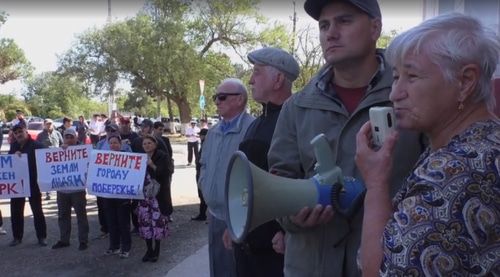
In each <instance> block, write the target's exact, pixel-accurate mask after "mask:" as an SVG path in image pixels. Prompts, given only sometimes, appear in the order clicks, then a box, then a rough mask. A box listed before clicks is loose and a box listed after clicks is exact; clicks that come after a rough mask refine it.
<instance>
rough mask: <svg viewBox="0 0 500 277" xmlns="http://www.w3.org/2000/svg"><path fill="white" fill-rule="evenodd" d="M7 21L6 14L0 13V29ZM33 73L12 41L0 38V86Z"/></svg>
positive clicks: (19, 49)
mask: <svg viewBox="0 0 500 277" xmlns="http://www.w3.org/2000/svg"><path fill="white" fill-rule="evenodd" d="M6 21H7V14H6V13H5V12H2V11H0V27H1V26H2V25H3V24H4V23H5V22H6ZM32 71H33V69H32V67H31V65H30V63H29V62H28V60H27V59H26V57H25V56H24V52H23V50H22V49H21V48H19V47H18V46H17V44H16V43H15V42H14V40H12V39H8V38H0V85H1V84H5V83H7V82H8V81H12V80H17V79H19V78H25V77H28V76H29V75H30V74H31V72H32Z"/></svg>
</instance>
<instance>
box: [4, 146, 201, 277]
mask: <svg viewBox="0 0 500 277" xmlns="http://www.w3.org/2000/svg"><path fill="white" fill-rule="evenodd" d="M7 147H8V146H7ZM4 148H5V145H3V146H2V150H4ZM173 149H174V159H175V166H176V169H175V173H174V176H173V181H172V196H173V202H174V214H173V217H174V222H172V223H171V224H170V225H169V228H170V236H169V237H168V238H167V239H165V240H164V241H163V242H162V248H161V252H160V259H159V261H158V262H157V263H143V262H141V258H142V255H143V254H144V252H145V249H146V247H145V244H144V242H143V241H142V239H140V238H139V237H138V236H133V237H132V251H131V256H130V257H129V258H128V259H126V260H122V259H119V258H118V257H112V256H105V255H104V251H105V250H106V249H107V244H108V239H98V237H99V227H98V226H99V225H98V219H97V207H96V203H95V197H94V196H91V195H87V199H88V204H87V214H88V220H89V225H90V234H89V248H88V249H87V250H85V251H78V250H77V249H76V248H77V246H78V239H77V226H76V218H75V216H74V214H73V220H72V231H73V232H72V234H71V241H70V242H71V246H70V247H68V248H63V249H58V250H52V249H51V247H50V246H51V245H53V244H54V243H56V242H57V240H58V237H59V229H58V225H57V203H56V199H55V198H56V194H55V193H54V192H53V193H51V198H52V199H51V200H44V201H43V205H42V206H43V209H44V213H45V217H46V221H47V234H48V236H47V242H48V244H49V246H48V247H40V246H38V245H37V244H36V235H35V232H34V227H33V219H32V215H31V209H30V207H29V204H28V203H26V206H25V225H24V226H25V230H24V238H23V243H22V244H21V245H18V246H16V247H9V246H8V243H9V242H10V241H11V240H12V231H11V227H10V205H9V200H8V199H0V209H1V211H2V215H3V222H4V225H3V227H4V229H5V230H7V232H8V233H7V235H2V236H0V257H1V258H0V270H1V272H0V276H7V277H10V276H65V277H66V276H141V277H143V276H168V277H175V276H179V277H191V276H192V277H205V276H209V265H208V244H207V243H208V238H207V234H208V225H207V224H205V223H204V222H196V221H191V220H190V217H191V216H193V215H195V214H196V213H197V210H198V203H199V200H198V195H197V190H196V183H195V169H194V167H186V166H185V164H186V146H185V144H173Z"/></svg>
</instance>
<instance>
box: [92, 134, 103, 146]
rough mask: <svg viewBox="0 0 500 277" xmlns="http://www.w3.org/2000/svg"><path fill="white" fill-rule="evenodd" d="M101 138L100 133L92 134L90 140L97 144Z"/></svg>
mask: <svg viewBox="0 0 500 277" xmlns="http://www.w3.org/2000/svg"><path fill="white" fill-rule="evenodd" d="M100 138H101V137H100V136H98V135H90V141H91V142H92V145H96V144H97V142H98V141H99V139H100Z"/></svg>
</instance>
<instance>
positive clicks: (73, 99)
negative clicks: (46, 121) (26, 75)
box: [23, 72, 105, 118]
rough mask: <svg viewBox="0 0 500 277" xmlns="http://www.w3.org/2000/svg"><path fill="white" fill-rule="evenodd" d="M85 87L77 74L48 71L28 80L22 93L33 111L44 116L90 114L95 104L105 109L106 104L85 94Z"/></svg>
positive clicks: (94, 109)
mask: <svg viewBox="0 0 500 277" xmlns="http://www.w3.org/2000/svg"><path fill="white" fill-rule="evenodd" d="M84 90H85V87H84V86H83V84H82V83H81V82H79V81H78V80H77V79H76V78H73V77H69V76H65V75H61V74H56V73H53V72H47V73H43V74H40V75H37V76H35V77H33V78H31V79H30V80H28V81H27V88H26V91H25V92H24V93H23V96H24V97H25V100H26V103H27V104H28V105H29V107H30V110H31V112H32V113H33V114H36V115H38V116H41V117H50V118H57V117H62V116H71V117H74V118H75V117H77V116H78V115H85V116H86V117H89V116H90V114H91V111H96V108H97V110H101V111H102V110H104V109H105V104H100V103H97V102H95V101H91V100H89V99H88V98H87V97H85V94H84V93H83V92H84ZM98 107H100V108H98Z"/></svg>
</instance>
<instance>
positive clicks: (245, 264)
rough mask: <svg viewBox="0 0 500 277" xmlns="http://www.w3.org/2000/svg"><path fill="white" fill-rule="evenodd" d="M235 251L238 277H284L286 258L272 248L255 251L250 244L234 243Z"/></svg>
mask: <svg viewBox="0 0 500 277" xmlns="http://www.w3.org/2000/svg"><path fill="white" fill-rule="evenodd" d="M233 250H234V258H235V261H236V272H237V273H238V277H253V276H259V277H281V276H284V273H283V267H284V256H283V255H282V254H278V253H276V252H274V250H273V249H272V248H269V249H260V250H257V251H255V250H252V249H251V248H250V247H249V246H248V244H236V243H233ZM304 259H307V257H304Z"/></svg>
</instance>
